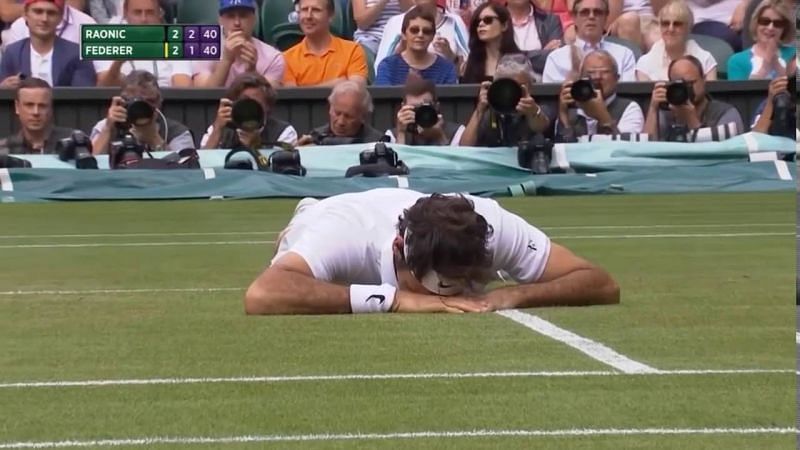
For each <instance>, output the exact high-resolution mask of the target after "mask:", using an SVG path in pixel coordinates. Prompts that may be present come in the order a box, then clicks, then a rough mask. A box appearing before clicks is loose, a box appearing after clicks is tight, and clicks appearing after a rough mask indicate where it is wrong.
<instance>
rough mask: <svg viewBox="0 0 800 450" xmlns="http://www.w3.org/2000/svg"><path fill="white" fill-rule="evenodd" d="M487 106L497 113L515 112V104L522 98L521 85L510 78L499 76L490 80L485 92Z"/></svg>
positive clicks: (507, 113) (509, 113) (508, 113)
mask: <svg viewBox="0 0 800 450" xmlns="http://www.w3.org/2000/svg"><path fill="white" fill-rule="evenodd" d="M487 97H488V100H489V106H490V107H491V108H492V110H494V111H495V112H496V113H498V114H504V115H511V114H516V113H517V104H519V101H520V99H522V86H520V85H519V83H517V82H516V81H514V80H512V79H511V78H500V79H498V80H495V81H493V82H492V84H491V86H489V92H487Z"/></svg>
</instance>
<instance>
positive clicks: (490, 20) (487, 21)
mask: <svg viewBox="0 0 800 450" xmlns="http://www.w3.org/2000/svg"><path fill="white" fill-rule="evenodd" d="M499 19H500V18H499V17H497V16H483V17H481V18H479V19H478V23H479V24H481V23H482V24H484V25H491V24H493V23H494V21H495V20H499Z"/></svg>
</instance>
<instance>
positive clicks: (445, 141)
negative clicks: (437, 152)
mask: <svg viewBox="0 0 800 450" xmlns="http://www.w3.org/2000/svg"><path fill="white" fill-rule="evenodd" d="M421 105H427V106H431V107H433V108H434V109H435V110H437V111H439V98H438V97H437V95H436V85H435V84H434V83H433V82H432V81H430V80H424V79H422V78H420V77H418V76H409V77H408V81H406V84H405V87H404V92H403V104H402V106H400V110H399V111H397V118H396V125H395V129H394V130H386V135H387V136H389V139H390V141H391V142H396V143H398V144H406V145H458V144H459V143H460V142H461V135H462V134H464V130H465V127H464V125H461V124H458V123H454V122H449V121H445V120H444V116H443V115H442V113H441V111H440V112H439V114H438V119H439V120H438V121H437V122H436V124H435V125H434V126H432V127H428V128H423V127H422V126H420V125H419V124H418V123H417V117H416V114H415V110H416V109H417V107H418V106H421Z"/></svg>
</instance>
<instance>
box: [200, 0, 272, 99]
mask: <svg viewBox="0 0 800 450" xmlns="http://www.w3.org/2000/svg"><path fill="white" fill-rule="evenodd" d="M256 13H257V5H256V2H255V0H220V2H219V24H220V26H221V27H222V36H223V41H222V58H221V59H220V60H219V61H213V60H205V61H197V62H195V63H194V78H193V79H194V85H195V86H198V87H206V88H218V87H230V85H231V84H232V83H233V80H234V79H236V77H238V76H239V75H241V74H242V73H245V72H257V73H259V74H260V75H262V76H263V77H264V78H266V79H267V80H268V81H269V82H270V84H271V85H272V86H273V87H279V86H280V84H281V81H282V80H283V73H284V71H285V68H286V63H285V62H284V59H283V54H281V52H279V51H278V50H277V49H275V48H274V47H272V46H270V45H267V44H266V43H264V42H262V41H260V40H258V39H256V38H255V37H253V30H255V27H256Z"/></svg>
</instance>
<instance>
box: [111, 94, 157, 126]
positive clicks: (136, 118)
mask: <svg viewBox="0 0 800 450" xmlns="http://www.w3.org/2000/svg"><path fill="white" fill-rule="evenodd" d="M123 106H124V107H125V111H126V113H127V116H128V119H127V120H126V121H125V122H121V123H117V127H118V128H120V129H122V130H128V129H130V128H131V126H133V125H139V126H142V125H146V124H148V123H149V122H150V121H152V120H153V115H154V114H155V113H156V110H155V108H153V107H152V106H151V105H150V103H147V102H146V101H144V100H142V99H141V98H138V97H136V98H132V99H125V100H124V103H123Z"/></svg>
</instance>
